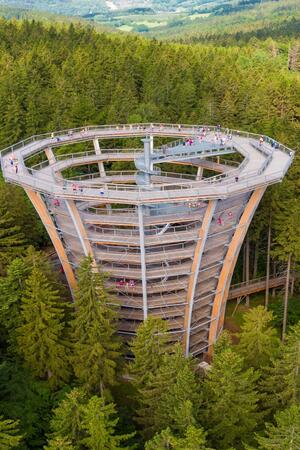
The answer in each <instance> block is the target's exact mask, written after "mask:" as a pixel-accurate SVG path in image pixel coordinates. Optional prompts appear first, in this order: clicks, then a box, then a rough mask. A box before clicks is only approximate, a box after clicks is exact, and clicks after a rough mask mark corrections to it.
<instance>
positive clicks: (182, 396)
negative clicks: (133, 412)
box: [137, 344, 200, 438]
mask: <svg viewBox="0 0 300 450" xmlns="http://www.w3.org/2000/svg"><path fill="white" fill-rule="evenodd" d="M138 395H139V399H140V400H139V402H140V407H139V408H138V410H137V413H138V419H137V420H138V422H139V423H140V424H142V425H143V434H144V435H145V436H146V437H148V438H149V437H151V436H153V435H154V434H155V433H157V432H160V431H162V430H164V429H166V428H167V427H170V428H171V430H173V431H175V432H176V433H178V434H179V436H180V435H182V436H183V435H184V432H185V430H186V429H187V427H189V426H191V425H195V423H196V417H197V413H198V409H199V404H200V397H199V393H198V387H197V379H196V374H195V372H194V370H193V364H192V362H191V361H190V360H189V359H186V358H185V357H184V356H183V353H182V349H181V347H180V345H179V344H178V345H176V346H175V347H174V348H173V349H172V352H171V353H170V354H168V353H166V354H165V355H164V356H163V358H162V361H161V364H160V366H159V367H158V369H157V370H156V371H155V372H153V373H152V374H151V375H150V376H149V378H148V380H147V381H146V382H145V385H144V386H143V387H141V388H140V389H139V390H138Z"/></svg>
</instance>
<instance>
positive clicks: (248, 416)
mask: <svg viewBox="0 0 300 450" xmlns="http://www.w3.org/2000/svg"><path fill="white" fill-rule="evenodd" d="M258 377H259V374H258V373H256V372H255V371H254V370H253V369H252V368H251V369H247V370H245V369H244V361H243V359H242V358H241V357H240V356H239V355H237V354H236V353H235V352H234V351H233V350H232V349H226V350H224V351H223V352H221V353H219V354H217V355H216V356H215V358H214V361H213V365H212V368H211V370H210V371H208V373H207V376H206V378H205V379H204V382H203V391H204V403H203V405H202V409H203V413H202V415H201V422H202V423H203V425H204V427H205V429H207V431H208V440H209V443H210V444H211V445H212V446H216V447H217V448H218V449H227V448H229V447H231V446H240V445H241V443H242V442H246V443H247V442H249V440H251V436H252V433H253V430H254V429H255V428H256V426H257V424H258V423H259V420H260V414H259V413H258V408H257V404H258V400H259V397H258V394H257V392H256V381H257V379H258Z"/></svg>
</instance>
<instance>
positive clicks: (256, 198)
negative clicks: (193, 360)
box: [208, 188, 266, 355]
mask: <svg viewBox="0 0 300 450" xmlns="http://www.w3.org/2000/svg"><path fill="white" fill-rule="evenodd" d="M265 190H266V188H259V189H257V190H255V191H254V192H253V193H252V195H251V197H250V200H249V201H248V203H247V205H246V207H245V210H244V212H243V214H242V217H241V219H240V222H239V224H238V226H237V228H236V231H235V233H234V235H233V238H232V240H231V243H230V245H229V247H228V250H227V254H226V257H225V261H224V264H223V268H222V271H221V274H220V277H219V282H218V286H217V293H216V296H215V299H214V305H213V310H212V316H211V326H210V330H209V341H208V345H209V349H208V354H209V355H211V354H212V352H213V345H214V343H215V342H216V340H217V337H218V335H219V333H220V331H221V330H222V329H223V325H224V318H225V309H226V302H227V298H228V292H229V288H230V283H231V278H232V275H233V271H234V268H235V265H236V262H237V258H238V255H239V252H240V249H241V246H242V243H243V241H244V239H245V236H246V233H247V230H248V228H249V225H250V223H251V220H252V217H253V215H254V213H255V210H256V208H257V207H258V205H259V202H260V200H261V198H262V196H263V194H264V192H265Z"/></svg>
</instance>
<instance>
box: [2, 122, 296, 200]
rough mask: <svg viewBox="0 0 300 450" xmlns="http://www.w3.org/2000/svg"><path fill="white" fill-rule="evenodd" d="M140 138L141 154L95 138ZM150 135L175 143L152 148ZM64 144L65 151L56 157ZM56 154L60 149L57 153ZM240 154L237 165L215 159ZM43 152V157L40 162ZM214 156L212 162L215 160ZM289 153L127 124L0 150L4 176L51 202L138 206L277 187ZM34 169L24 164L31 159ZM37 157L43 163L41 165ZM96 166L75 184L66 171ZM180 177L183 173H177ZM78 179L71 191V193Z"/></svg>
mask: <svg viewBox="0 0 300 450" xmlns="http://www.w3.org/2000/svg"><path fill="white" fill-rule="evenodd" d="M135 137H139V138H141V139H143V141H144V149H143V148H136V149H126V148H109V149H108V148H103V149H102V148H100V145H99V140H100V141H102V140H110V141H111V140H114V139H118V140H119V142H120V139H123V138H135ZM153 138H167V139H168V140H169V141H170V139H172V138H174V139H176V141H175V142H174V141H170V142H167V143H166V144H163V145H160V146H159V147H158V148H154V146H153ZM89 141H91V142H92V143H93V150H91V151H86V152H73V151H72V149H70V148H68V146H72V144H78V143H82V142H87V143H88V142H89ZM62 147H65V149H66V151H65V152H63V153H62V152H61V148H62ZM57 150H59V152H57ZM228 154H239V155H240V156H239V159H240V161H239V163H238V162H237V161H236V159H235V161H233V163H232V164H231V163H230V161H229V160H228V159H226V160H225V161H224V163H223V162H222V163H221V162H220V156H222V155H228ZM45 155H46V157H45ZM213 157H217V159H218V161H217V162H216V161H215V160H214V159H215V158H213ZM293 157H294V152H293V151H292V150H290V149H288V148H286V147H285V146H284V145H282V144H279V143H278V142H276V141H275V140H273V139H271V138H269V137H267V136H260V135H255V134H251V133H245V132H242V131H236V130H230V129H223V128H221V127H219V126H218V127H211V126H203V125H200V126H198V125H172V124H155V123H153V124H131V125H112V126H106V125H103V126H102V125H101V126H90V127H85V128H80V129H71V130H64V131H60V132H55V133H47V134H42V135H37V136H32V137H30V138H28V139H26V140H24V141H22V142H19V143H17V144H15V145H12V146H11V147H8V148H6V149H4V150H2V152H1V166H2V171H3V176H4V178H5V179H6V180H7V181H8V182H11V183H14V184H18V185H21V186H23V187H24V188H25V189H27V188H28V189H32V190H34V191H37V192H41V193H51V194H52V195H53V196H55V197H63V198H74V195H76V198H77V199H78V200H83V201H94V200H99V197H101V199H102V201H103V202H104V203H105V201H107V202H109V203H111V202H116V203H120V204H122V203H123V204H126V203H128V201H130V203H132V204H142V203H145V202H146V203H151V202H155V203H157V202H162V203H163V202H169V201H170V200H172V201H176V200H180V199H182V198H190V199H193V198H203V199H207V200H208V199H214V198H215V199H217V198H227V197H229V196H231V195H233V194H238V193H243V192H246V191H250V190H254V189H256V188H257V187H260V186H267V185H270V184H273V183H277V182H280V181H281V180H282V179H283V177H284V175H285V173H286V172H287V170H288V168H289V166H290V164H291V162H292V160H293ZM34 158H36V161H37V163H36V164H35V165H32V164H31V165H30V164H28V162H29V161H34ZM41 160H42V161H41ZM111 161H134V162H135V167H136V171H126V172H124V171H119V172H116V171H115V172H113V173H111V172H110V173H109V172H105V171H104V170H101V168H100V165H101V164H102V167H103V164H104V163H107V162H111ZM162 163H174V164H184V165H190V166H194V167H198V168H201V167H202V169H203V168H204V169H209V170H212V171H215V172H218V173H219V174H218V175H215V176H210V177H209V178H203V177H202V175H201V176H197V175H191V174H184V173H169V172H163V171H162V170H161V169H160V164H162ZM92 164H98V165H99V172H98V173H93V174H90V175H88V174H87V175H85V176H81V177H79V178H77V179H76V180H74V179H69V178H66V177H64V176H63V175H62V173H63V171H64V170H66V169H69V168H71V167H75V166H78V167H79V166H84V165H86V166H91V165H92ZM182 172H184V171H182ZM74 181H76V188H74Z"/></svg>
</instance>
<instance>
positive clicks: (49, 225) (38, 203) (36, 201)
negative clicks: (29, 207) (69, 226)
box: [25, 189, 77, 291]
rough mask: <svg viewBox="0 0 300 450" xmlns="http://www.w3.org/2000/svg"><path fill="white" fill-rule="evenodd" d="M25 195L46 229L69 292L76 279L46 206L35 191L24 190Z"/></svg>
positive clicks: (73, 286)
mask: <svg viewBox="0 0 300 450" xmlns="http://www.w3.org/2000/svg"><path fill="white" fill-rule="evenodd" d="M25 191H26V194H27V195H28V197H29V198H30V200H31V202H32V204H33V206H34V207H35V209H36V211H37V213H38V215H39V216H40V218H41V221H42V222H43V224H44V226H45V228H46V229H47V232H48V234H49V236H50V239H51V241H52V243H53V245H54V248H55V250H56V253H57V255H58V257H59V260H60V262H61V265H62V267H63V269H64V272H65V275H66V278H67V281H68V284H69V287H70V289H71V291H73V289H75V287H76V284H77V283H76V279H75V275H74V272H73V269H72V267H71V264H70V263H69V260H68V256H67V253H66V251H65V249H64V246H63V244H62V242H61V240H60V237H59V234H58V232H57V230H56V228H55V225H54V223H53V221H52V218H51V216H50V214H49V212H48V210H47V208H46V205H45V203H44V201H43V199H42V197H41V195H40V194H39V193H37V192H35V191H32V190H30V189H26V190H25Z"/></svg>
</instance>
